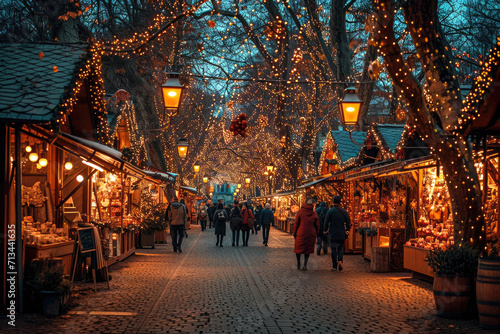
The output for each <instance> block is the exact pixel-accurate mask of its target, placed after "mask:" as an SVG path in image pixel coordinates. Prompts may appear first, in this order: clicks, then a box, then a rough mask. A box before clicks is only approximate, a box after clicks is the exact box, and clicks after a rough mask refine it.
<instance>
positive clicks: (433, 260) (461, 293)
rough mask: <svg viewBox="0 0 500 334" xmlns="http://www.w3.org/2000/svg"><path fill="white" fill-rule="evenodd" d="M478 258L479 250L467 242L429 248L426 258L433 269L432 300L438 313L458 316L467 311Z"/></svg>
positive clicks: (446, 315)
mask: <svg viewBox="0 0 500 334" xmlns="http://www.w3.org/2000/svg"><path fill="white" fill-rule="evenodd" d="M478 259H479V251H478V250H477V249H474V248H472V247H470V246H469V245H467V244H463V245H457V244H455V245H453V246H451V247H449V248H447V249H441V248H437V249H432V250H430V252H429V256H428V257H427V261H428V263H429V266H430V267H431V268H432V270H433V271H434V284H433V290H434V301H435V303H436V310H437V314H438V315H439V316H443V317H460V316H463V315H465V314H466V313H467V309H468V307H469V303H470V301H471V296H472V295H473V283H472V282H473V277H474V274H475V273H476V271H477V264H478Z"/></svg>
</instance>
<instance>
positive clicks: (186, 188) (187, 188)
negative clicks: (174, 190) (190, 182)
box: [180, 186, 198, 194]
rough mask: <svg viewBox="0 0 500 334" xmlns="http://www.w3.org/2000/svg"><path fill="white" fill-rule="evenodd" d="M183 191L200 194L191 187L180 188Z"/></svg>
mask: <svg viewBox="0 0 500 334" xmlns="http://www.w3.org/2000/svg"><path fill="white" fill-rule="evenodd" d="M180 188H181V189H183V190H187V191H189V192H191V193H193V194H197V193H198V190H197V189H196V188H191V187H187V186H180Z"/></svg>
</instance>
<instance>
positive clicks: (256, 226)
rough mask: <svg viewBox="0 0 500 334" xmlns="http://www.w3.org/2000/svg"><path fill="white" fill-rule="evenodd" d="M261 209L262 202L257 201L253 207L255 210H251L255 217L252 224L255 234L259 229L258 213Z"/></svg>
mask: <svg viewBox="0 0 500 334" xmlns="http://www.w3.org/2000/svg"><path fill="white" fill-rule="evenodd" d="M262 210H264V208H263V207H262V204H260V203H259V204H258V205H257V207H256V208H255V211H254V212H253V215H254V217H255V225H254V229H255V234H257V231H259V230H260V229H261V225H260V213H261V212H262Z"/></svg>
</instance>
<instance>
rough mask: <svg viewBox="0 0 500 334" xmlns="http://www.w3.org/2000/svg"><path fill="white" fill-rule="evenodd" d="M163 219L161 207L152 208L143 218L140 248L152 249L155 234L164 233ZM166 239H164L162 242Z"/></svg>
mask: <svg viewBox="0 0 500 334" xmlns="http://www.w3.org/2000/svg"><path fill="white" fill-rule="evenodd" d="M166 227H167V226H166V224H165V217H164V214H163V208H162V206H161V205H156V206H154V207H153V208H152V209H151V211H150V212H149V214H148V215H147V216H145V217H144V219H143V220H142V224H141V248H142V247H144V246H150V247H152V248H154V247H155V246H154V244H155V234H156V233H159V232H163V233H164V232H165V229H166ZM165 240H166V238H165V239H164V241H165Z"/></svg>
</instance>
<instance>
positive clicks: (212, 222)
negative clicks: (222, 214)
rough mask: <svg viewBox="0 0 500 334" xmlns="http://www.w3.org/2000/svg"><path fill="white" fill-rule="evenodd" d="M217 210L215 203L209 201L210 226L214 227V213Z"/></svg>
mask: <svg viewBox="0 0 500 334" xmlns="http://www.w3.org/2000/svg"><path fill="white" fill-rule="evenodd" d="M216 210H217V208H216V207H215V204H213V203H212V202H211V201H208V209H207V213H208V222H209V224H208V228H212V227H214V226H215V222H214V214H215V211H216Z"/></svg>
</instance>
